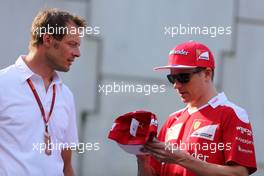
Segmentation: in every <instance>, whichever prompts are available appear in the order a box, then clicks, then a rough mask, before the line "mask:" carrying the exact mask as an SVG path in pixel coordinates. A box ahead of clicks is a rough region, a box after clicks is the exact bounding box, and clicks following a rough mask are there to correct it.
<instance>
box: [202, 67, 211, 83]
mask: <svg viewBox="0 0 264 176" xmlns="http://www.w3.org/2000/svg"><path fill="white" fill-rule="evenodd" d="M204 73H205V77H206V81H211V79H212V76H213V75H212V74H213V71H212V70H211V69H206V70H205V72H204Z"/></svg>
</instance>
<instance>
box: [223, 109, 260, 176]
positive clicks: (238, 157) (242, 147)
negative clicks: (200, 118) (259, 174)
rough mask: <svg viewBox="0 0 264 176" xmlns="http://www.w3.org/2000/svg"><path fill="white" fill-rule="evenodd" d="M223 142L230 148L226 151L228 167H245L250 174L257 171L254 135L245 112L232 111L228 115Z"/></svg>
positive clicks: (241, 110)
mask: <svg viewBox="0 0 264 176" xmlns="http://www.w3.org/2000/svg"><path fill="white" fill-rule="evenodd" d="M242 116H243V117H242ZM241 119H242V120H241ZM245 119H247V120H245ZM223 141H224V143H225V144H226V146H229V147H227V148H226V149H225V151H224V156H225V162H226V164H227V165H234V164H237V165H241V166H245V167H247V168H248V170H249V174H252V173H253V172H255V171H256V170H257V169H256V158H255V150H254V142H253V133H252V128H251V125H250V123H249V121H248V116H247V113H246V111H245V110H243V109H240V110H239V112H238V111H234V110H232V111H230V113H228V116H227V118H226V121H225V123H224V124H223Z"/></svg>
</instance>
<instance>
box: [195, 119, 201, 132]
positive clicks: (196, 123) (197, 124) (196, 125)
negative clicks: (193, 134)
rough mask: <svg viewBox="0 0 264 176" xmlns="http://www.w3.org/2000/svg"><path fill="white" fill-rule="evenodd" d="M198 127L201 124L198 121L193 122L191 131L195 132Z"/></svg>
mask: <svg viewBox="0 0 264 176" xmlns="http://www.w3.org/2000/svg"><path fill="white" fill-rule="evenodd" d="M200 125H201V122H199V121H197V122H195V123H194V125H193V129H194V130H196V129H197V128H199V126H200Z"/></svg>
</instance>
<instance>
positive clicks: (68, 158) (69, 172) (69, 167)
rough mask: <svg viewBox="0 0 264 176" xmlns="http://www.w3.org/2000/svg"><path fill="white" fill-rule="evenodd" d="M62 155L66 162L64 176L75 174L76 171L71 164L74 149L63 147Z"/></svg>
mask: <svg viewBox="0 0 264 176" xmlns="http://www.w3.org/2000/svg"><path fill="white" fill-rule="evenodd" d="M61 156H62V159H63V162H64V167H63V173H64V176H74V172H73V168H72V164H71V156H72V151H71V150H70V149H63V150H62V151H61Z"/></svg>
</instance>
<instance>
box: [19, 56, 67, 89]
mask: <svg viewBox="0 0 264 176" xmlns="http://www.w3.org/2000/svg"><path fill="white" fill-rule="evenodd" d="M25 57H26V55H21V56H19V57H18V59H17V60H16V63H15V67H16V68H18V69H19V71H20V72H21V74H20V77H21V81H22V82H24V81H26V80H27V79H28V78H31V77H32V76H34V75H35V76H37V77H40V76H39V75H38V74H36V73H34V72H33V71H32V70H31V69H30V68H29V67H28V66H27V64H26V63H25V61H24V58H25ZM51 84H62V79H61V77H60V76H59V74H58V73H57V72H56V71H54V73H53V80H52V83H51Z"/></svg>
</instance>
